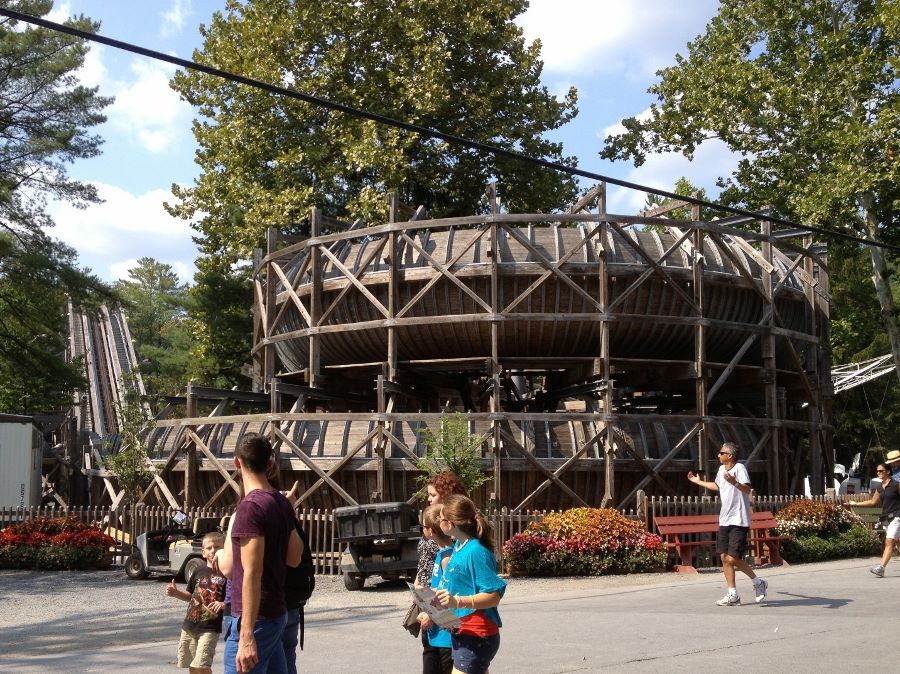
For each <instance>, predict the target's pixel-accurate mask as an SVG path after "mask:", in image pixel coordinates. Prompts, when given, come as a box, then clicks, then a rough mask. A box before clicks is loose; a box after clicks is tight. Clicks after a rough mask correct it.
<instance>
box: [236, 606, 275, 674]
mask: <svg viewBox="0 0 900 674" xmlns="http://www.w3.org/2000/svg"><path fill="white" fill-rule="evenodd" d="M286 623H287V613H285V614H284V615H282V616H280V617H278V618H259V619H258V620H257V621H256V625H254V627H253V635H254V636H255V637H256V652H257V654H258V656H259V662H257V663H256V667H254V668H253V669H251V670H250V672H249V674H266V673H268V674H287V664H286V663H285V660H284V648H283V647H282V645H281V636H282V634H283V633H284V626H285V624H286ZM240 634H241V618H240V617H239V616H238V617H233V618H232V622H231V632H230V633H229V634H228V639H226V641H225V674H237V665H236V664H235V662H234V659H235V657H237V653H238V639H239V637H240Z"/></svg>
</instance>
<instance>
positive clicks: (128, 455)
mask: <svg viewBox="0 0 900 674" xmlns="http://www.w3.org/2000/svg"><path fill="white" fill-rule="evenodd" d="M116 407H117V408H118V412H119V421H120V427H119V435H118V439H119V450H118V451H117V452H116V453H114V454H110V455H109V456H107V457H106V458H105V459H103V466H104V467H105V468H106V469H107V470H109V471H111V472H113V473H115V474H116V479H117V480H118V482H119V487H120V488H121V489H123V490H125V498H124V501H125V503H137V501H138V499H139V498H140V496H141V494H142V493H143V491H144V488H145V487H146V486H147V485H148V484H150V481H151V480H152V479H153V476H154V475H156V469H155V468H154V466H153V463H152V462H151V461H150V460H149V458H148V456H147V448H146V445H145V440H146V438H147V435H148V434H149V432H150V430H151V429H152V428H153V426H154V421H153V419H151V418H149V415H147V414H146V413H145V411H144V405H143V404H142V402H141V401H140V400H137V399H134V398H132V399H130V400H127V401H125V402H124V403H121V404H119V403H117V404H116Z"/></svg>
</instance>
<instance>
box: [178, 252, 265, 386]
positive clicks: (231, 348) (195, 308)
mask: <svg viewBox="0 0 900 674" xmlns="http://www.w3.org/2000/svg"><path fill="white" fill-rule="evenodd" d="M198 266H199V268H200V271H198V272H197V274H196V276H195V277H194V280H195V284H194V286H193V287H192V288H191V289H190V292H189V296H190V304H189V309H190V315H191V320H190V325H191V330H192V334H193V335H194V336H195V338H196V343H195V345H194V356H195V358H197V360H198V362H200V363H202V364H203V368H204V374H203V376H202V377H201V379H202V380H203V381H208V382H209V383H210V384H211V385H214V386H219V387H222V388H227V387H231V386H235V385H237V386H246V383H247V378H246V377H245V376H243V375H242V374H241V371H242V368H243V366H244V365H245V364H247V363H249V362H250V347H251V344H252V342H253V316H252V315H251V313H250V311H249V307H251V306H252V305H253V284H252V282H251V280H250V271H251V270H250V268H249V266H247V265H238V266H236V267H235V268H233V269H231V270H229V271H228V272H227V273H226V272H223V271H219V270H218V269H217V268H216V267H217V266H216V265H214V264H213V265H209V264H203V261H201V262H200V264H199V265H198Z"/></svg>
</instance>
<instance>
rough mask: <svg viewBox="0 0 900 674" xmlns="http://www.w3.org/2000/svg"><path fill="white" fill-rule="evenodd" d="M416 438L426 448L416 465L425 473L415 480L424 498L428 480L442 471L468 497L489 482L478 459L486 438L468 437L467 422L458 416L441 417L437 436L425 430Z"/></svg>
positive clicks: (483, 436)
mask: <svg viewBox="0 0 900 674" xmlns="http://www.w3.org/2000/svg"><path fill="white" fill-rule="evenodd" d="M419 437H421V438H422V442H424V443H425V447H426V450H425V456H424V457H423V458H422V459H420V460H419V461H418V463H416V468H418V469H419V470H421V471H423V472H424V473H425V475H421V476H419V478H418V480H419V482H420V483H421V484H422V493H421V495H423V497H424V491H425V486H424V485H425V483H426V482H428V480H429V478H431V477H432V476H433V475H437V474H438V473H440V472H441V471H445V470H449V471H451V472H453V473H455V474H456V476H457V477H458V478H459V481H460V482H462V484H463V487H464V488H465V490H466V493H467V494H474V493H475V491H476V490H477V489H479V488H480V487H481V485H483V484H484V483H485V482H490V480H491V478H490V477H489V476H488V475H485V474H484V469H483V467H482V459H481V446H482V445H483V444H484V441H485V440H487V437H488V436H487V435H479V434H478V433H470V432H469V425H468V422H467V421H466V418H465V417H464V416H463V415H462V414H460V413H459V412H455V413H454V414H452V415H445V416H442V417H441V425H440V430H439V431H438V433H434V432H433V431H432V430H431V429H430V428H424V429H422V430H421V431H420V432H419Z"/></svg>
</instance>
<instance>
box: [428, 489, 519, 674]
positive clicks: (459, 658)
mask: <svg viewBox="0 0 900 674" xmlns="http://www.w3.org/2000/svg"><path fill="white" fill-rule="evenodd" d="M441 530H442V531H443V532H444V533H445V534H448V535H449V536H451V537H452V538H453V539H455V541H456V544H455V545H454V549H453V555H452V556H451V557H450V562H449V563H448V564H447V568H446V569H445V570H444V578H443V579H442V583H441V585H442V586H443V588H442V589H439V590H437V591H436V594H437V597H438V600H439V601H440V602H441V605H442V606H444V607H448V608H451V609H453V611H454V613H456V615H457V617H459V618H460V619H461V624H460V627H459V629H458V630H457V631H456V632H455V633H454V634H453V635H451V642H452V649H453V671H454V672H460V673H462V674H484V673H485V672H487V670H488V667H489V666H490V664H491V660H493V658H494V656H495V655H496V654H497V650H498V649H499V648H500V627H501V625H502V623H501V622H500V613H499V612H498V611H497V606H498V604H500V599H501V598H502V597H503V594H504V592H506V583H505V582H504V581H503V580H502V579H501V578H500V577H499V576H498V575H497V560H496V558H495V557H494V541H493V532H492V531H491V527H490V525H488V523H487V522H486V521H485V520H484V518H483V517H482V516H481V515H480V514H479V512H478V510H477V509H476V508H475V504H474V503H472V501H471V500H469V499H468V498H466V497H465V496H459V495H455V494H454V495H452V496H448V497H447V498H446V499H444V503H443V504H442V509H441Z"/></svg>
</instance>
